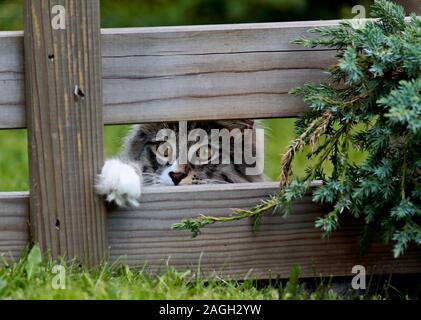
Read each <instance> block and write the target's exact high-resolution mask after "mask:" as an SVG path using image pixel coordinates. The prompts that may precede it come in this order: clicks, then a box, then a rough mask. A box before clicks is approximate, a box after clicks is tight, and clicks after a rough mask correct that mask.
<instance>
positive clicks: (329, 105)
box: [178, 0, 421, 257]
mask: <svg viewBox="0 0 421 320" xmlns="http://www.w3.org/2000/svg"><path fill="white" fill-rule="evenodd" d="M372 12H373V13H374V14H375V15H376V16H377V17H378V18H379V19H376V20H374V19H372V20H369V21H367V22H366V23H365V24H364V25H363V26H362V27H354V26H353V24H352V23H351V22H345V21H344V22H342V23H341V24H340V25H339V26H335V27H331V28H323V29H320V28H318V29H313V30H311V32H314V33H317V34H318V35H319V37H315V38H311V39H306V38H302V39H297V40H295V41H294V43H297V44H302V45H304V46H307V47H318V46H324V47H326V46H327V47H330V48H333V49H335V50H336V52H337V55H336V57H337V59H338V63H337V64H335V65H334V66H332V67H331V68H330V69H329V74H330V80H329V81H328V82H326V83H323V84H306V85H304V86H302V87H300V88H296V89H295V90H293V91H292V93H293V94H298V95H302V96H303V99H304V101H305V102H306V103H307V104H308V105H309V107H310V111H309V112H307V113H306V114H305V115H304V116H303V117H302V118H300V119H298V120H297V121H296V136H297V138H296V139H295V140H293V141H292V143H291V144H290V146H289V147H288V148H287V151H286V152H285V153H284V155H283V159H282V166H281V174H280V179H281V181H280V182H281V190H280V192H279V194H278V195H276V196H275V197H274V198H272V199H271V201H270V205H268V206H266V207H265V210H263V211H262V210H261V206H260V205H259V206H257V207H255V208H253V209H251V210H249V211H248V212H247V215H245V217H254V218H255V219H256V214H257V215H261V214H264V213H265V212H270V211H272V210H273V209H274V208H277V207H279V206H282V208H283V210H286V213H288V211H289V209H290V207H291V205H292V202H293V201H294V200H296V199H298V198H301V197H302V196H303V195H304V194H305V192H306V191H307V190H309V188H310V183H311V182H312V181H313V180H315V179H320V180H322V181H323V185H322V186H321V187H320V188H319V189H318V190H316V191H315V192H314V193H313V201H314V202H316V203H322V204H329V205H331V207H332V210H331V212H329V213H327V214H326V215H324V216H322V217H320V218H319V219H317V221H316V223H315V225H316V227H317V228H320V229H321V230H322V231H323V233H324V235H325V236H326V237H328V236H329V235H330V234H331V233H332V232H333V231H334V230H336V229H337V228H338V226H339V225H340V224H341V221H342V217H343V216H344V215H345V214H348V215H352V216H353V217H355V218H357V219H359V220H362V221H363V222H364V223H365V224H366V225H367V226H366V228H365V230H366V234H365V235H364V236H363V239H364V243H366V241H367V237H368V236H370V235H371V237H372V235H380V237H381V238H382V239H383V240H384V241H385V242H388V241H390V240H393V241H395V247H394V256H395V257H398V256H400V255H401V254H402V253H403V252H404V250H405V249H406V248H407V246H408V244H409V243H410V242H415V243H416V244H418V245H419V244H421V19H419V18H417V17H416V16H415V15H412V16H411V18H410V20H409V21H406V22H405V13H404V11H403V9H402V8H401V7H400V6H398V5H396V4H394V3H392V2H389V1H386V0H376V1H375V4H374V6H373V10H372ZM305 147H308V148H309V151H308V154H307V157H308V159H309V160H312V161H311V162H309V163H310V165H308V167H307V169H306V175H305V177H304V178H303V179H298V178H297V177H295V175H294V173H293V167H292V165H291V164H292V161H293V160H294V158H295V157H296V155H297V154H299V153H300V152H303V150H304V148H305ZM351 147H352V148H356V149H359V150H361V151H364V152H365V153H366V154H367V157H366V159H365V160H364V161H363V162H362V163H355V162H354V161H353V160H352V158H351V157H350V155H349V150H350V148H351ZM327 164H331V165H332V167H333V170H332V172H327V171H326V169H325V168H326V166H327ZM208 221H211V222H218V221H223V218H219V220H218V221H212V220H211V219H208ZM178 227H179V228H180V227H181V226H178ZM184 227H185V228H186V229H188V225H185V226H184ZM196 234H197V230H196Z"/></svg>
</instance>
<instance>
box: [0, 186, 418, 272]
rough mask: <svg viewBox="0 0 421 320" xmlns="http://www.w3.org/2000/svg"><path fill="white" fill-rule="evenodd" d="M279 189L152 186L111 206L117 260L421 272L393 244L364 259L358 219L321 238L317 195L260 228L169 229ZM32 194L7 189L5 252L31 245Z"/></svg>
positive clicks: (223, 268)
mask: <svg viewBox="0 0 421 320" xmlns="http://www.w3.org/2000/svg"><path fill="white" fill-rule="evenodd" d="M277 190H278V189H277V184H276V183H259V184H227V185H207V186H186V187H182V186H177V187H159V188H157V187H146V188H145V189H144V194H143V198H142V207H141V209H140V210H116V209H113V210H110V212H109V219H108V220H109V225H108V237H109V244H110V250H111V251H110V260H111V261H115V260H119V261H122V262H128V263H129V264H130V265H132V266H142V267H143V266H144V265H145V264H146V270H147V271H148V272H151V273H155V272H159V271H160V270H163V269H164V268H165V265H166V263H167V261H169V263H170V265H172V266H175V267H176V268H177V269H179V270H184V269H187V268H192V270H197V269H198V264H199V261H200V269H201V271H202V272H203V273H205V274H209V273H213V272H214V271H215V272H217V273H218V274H222V275H223V276H224V277H232V278H244V277H245V276H246V275H248V276H257V277H263V278H264V277H268V275H270V274H271V275H272V276H276V275H279V276H280V277H282V278H286V277H287V276H288V274H289V272H290V270H291V267H292V266H293V265H294V264H300V266H301V268H302V276H303V277H312V276H315V275H316V276H319V275H320V274H323V275H325V276H329V275H336V276H343V275H351V268H352V266H353V265H355V264H362V265H364V266H366V267H367V269H368V271H369V272H370V273H373V274H382V273H383V274H390V273H392V272H393V273H419V272H421V254H420V253H419V250H410V251H408V252H407V253H406V254H405V255H404V256H403V257H402V258H400V259H393V257H392V252H391V247H390V246H384V245H374V246H373V247H372V248H371V249H370V250H369V251H368V253H367V255H365V256H362V257H360V255H359V245H358V236H359V232H360V230H361V228H360V227H359V226H358V225H357V224H356V223H355V222H352V221H348V222H347V223H345V224H344V225H343V226H342V228H341V229H340V231H338V232H336V233H334V235H333V236H332V238H331V239H330V240H329V241H326V240H322V239H321V232H320V231H319V230H318V229H315V228H314V220H315V219H316V218H317V217H318V216H320V215H321V214H322V213H323V212H324V209H323V208H321V207H319V206H316V205H314V204H313V203H312V202H311V201H310V197H307V198H305V199H304V200H302V201H300V202H298V203H297V204H296V205H295V207H294V212H293V213H292V214H291V216H289V217H288V218H286V219H285V218H282V217H280V216H266V217H265V218H264V219H263V225H262V226H261V228H260V230H259V231H258V232H257V233H255V234H253V232H252V230H251V227H250V223H249V222H248V221H238V222H234V223H227V224H219V225H214V226H210V227H208V228H205V229H204V232H203V233H202V234H201V235H199V237H198V238H195V239H192V238H191V236H190V233H189V232H187V231H176V230H171V229H170V227H171V225H172V224H173V223H176V222H180V220H181V219H186V218H194V217H197V215H198V214H199V213H205V214H206V213H210V214H214V215H216V216H222V215H226V214H227V213H229V212H230V208H232V207H235V208H236V207H250V206H253V205H255V204H256V203H257V202H258V201H260V199H262V198H265V197H267V196H269V195H271V194H273V193H275V192H276V191H277ZM27 197H28V195H27V194H16V195H7V196H4V195H2V194H1V193H0V219H2V220H1V221H7V222H4V223H3V224H2V226H0V239H1V240H2V241H3V242H1V241H0V253H1V252H3V253H4V252H12V254H13V257H18V255H19V252H20V251H21V250H22V249H23V247H24V245H25V243H26V240H27V233H26V229H25V228H26V217H27V212H28V211H27V210H28V209H27V206H28V198H27ZM4 217H8V218H7V220H4V219H3V218H4ZM12 229H13V230H15V231H14V232H13V233H12V232H11V230H12ZM415 249H418V248H415ZM417 251H418V253H417Z"/></svg>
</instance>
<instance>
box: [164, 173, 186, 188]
mask: <svg viewBox="0 0 421 320" xmlns="http://www.w3.org/2000/svg"><path fill="white" fill-rule="evenodd" d="M168 174H169V176H170V178H171V180H172V182H174V185H178V184H179V183H180V181H181V180H183V179H184V178H185V177H187V173H185V172H174V171H171V172H170V173H168Z"/></svg>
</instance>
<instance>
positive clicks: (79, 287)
mask: <svg viewBox="0 0 421 320" xmlns="http://www.w3.org/2000/svg"><path fill="white" fill-rule="evenodd" d="M3 264H4V265H3V266H1V267H0V299H170V300H171V299H177V300H178V299H210V300H216V299H229V300H232V299H238V300H241V299H251V300H264V299H282V300H285V299H299V300H307V299H312V300H321V299H344V297H343V296H339V295H337V294H336V293H335V292H334V291H333V290H332V289H331V288H330V286H329V282H326V281H325V282H323V281H319V283H318V285H316V287H315V289H313V290H311V291H310V290H309V289H308V288H307V287H306V284H305V283H303V282H300V281H299V275H300V268H299V267H298V266H296V267H294V268H293V269H292V271H291V275H290V278H289V280H288V281H279V280H269V281H266V282H261V281H258V280H255V279H249V280H245V281H242V282H239V281H234V280H224V279H221V278H218V277H216V276H215V277H208V278H205V277H203V276H202V275H201V273H200V268H197V269H195V270H190V271H185V272H178V271H176V270H175V269H174V268H172V267H169V266H167V267H164V268H163V270H162V272H161V273H160V274H159V275H157V276H150V275H148V274H147V273H146V272H144V271H143V270H136V269H131V268H129V267H128V266H127V265H124V264H119V263H115V264H113V265H110V264H102V265H101V266H99V267H97V268H94V269H87V268H85V267H83V266H82V265H80V264H79V263H77V262H70V263H65V262H60V265H62V266H63V267H64V270H65V274H64V277H63V279H64V282H62V283H63V284H64V286H65V287H64V288H63V289H55V288H54V286H53V283H56V284H57V283H59V281H58V280H57V273H54V272H53V267H54V266H55V265H56V264H57V262H53V261H52V260H46V261H43V260H42V258H41V254H40V250H39V247H37V246H34V247H33V248H32V249H31V251H26V253H25V254H24V255H23V258H22V259H21V260H20V261H18V262H15V263H11V264H9V263H8V262H7V261H6V260H4V257H3ZM56 288H57V287H56ZM390 288H392V286H389V287H387V286H386V287H383V288H382V292H383V294H387V293H388V290H389V289H390ZM384 296H385V295H383V296H382V295H379V294H371V295H367V296H354V297H353V298H354V299H382V298H383V297H384ZM399 298H401V299H405V298H407V297H406V296H404V295H401V296H399Z"/></svg>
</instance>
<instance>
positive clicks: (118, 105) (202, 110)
mask: <svg viewBox="0 0 421 320" xmlns="http://www.w3.org/2000/svg"><path fill="white" fill-rule="evenodd" d="M66 3H68V4H69V5H70V7H71V8H70V10H73V11H72V12H73V13H74V14H72V15H71V17H72V19H70V21H69V24H70V26H71V27H72V28H69V29H70V30H67V31H64V33H62V34H60V33H57V31H52V30H50V25H49V21H48V17H49V12H50V8H49V7H48V4H47V2H44V1H41V0H31V1H30V0H26V1H25V4H26V7H25V8H26V10H27V11H26V13H27V15H26V26H27V29H26V33H25V44H26V50H25V52H24V50H23V46H24V37H23V33H22V32H0V129H14V128H26V127H28V136H29V158H30V162H31V168H30V169H31V170H30V176H31V193H30V194H29V193H28V192H17V193H0V253H5V254H6V256H10V257H12V258H17V257H19V255H20V253H21V250H22V249H23V248H24V246H25V245H26V244H27V243H28V242H29V241H34V240H35V241H41V242H43V243H44V246H43V248H44V250H46V249H51V248H53V249H54V250H53V254H54V255H55V256H57V255H59V254H60V255H64V256H66V257H71V256H75V255H80V256H82V257H83V258H84V260H85V261H87V262H88V263H97V262H98V261H99V258H100V257H101V256H104V255H107V253H108V255H109V258H110V260H112V261H115V260H117V259H122V260H123V261H126V262H128V263H129V264H130V265H134V266H142V265H144V264H146V268H147V270H149V271H151V272H158V271H159V270H160V268H162V267H163V266H164V265H165V264H166V263H167V261H169V262H170V264H172V265H174V266H176V267H177V268H179V269H186V268H190V267H195V268H197V266H198V264H200V268H201V270H202V271H203V272H206V273H209V272H214V271H216V272H219V273H222V274H224V275H228V276H231V277H235V278H244V277H245V276H247V275H250V273H249V272H250V271H251V274H252V275H255V276H260V277H267V276H269V275H278V276H280V277H286V276H287V275H288V273H289V271H290V268H291V266H292V265H293V264H300V265H301V266H302V269H303V273H302V275H303V276H314V275H319V274H323V275H331V274H333V275H350V272H351V267H352V266H353V265H355V264H364V265H365V266H366V267H367V268H369V270H370V271H371V272H372V273H391V272H395V273H414V272H420V271H421V255H420V253H419V252H418V251H416V250H409V252H408V253H407V254H406V255H405V256H404V257H403V258H401V259H399V260H395V259H393V257H392V254H391V248H390V246H383V245H378V244H377V245H374V246H373V247H371V248H370V249H369V251H368V253H367V254H366V255H364V256H360V255H359V246H358V236H359V234H360V232H361V226H359V225H357V224H355V223H354V222H351V221H350V223H349V224H347V225H345V226H344V227H343V228H342V229H341V230H340V231H339V232H337V233H335V234H334V235H333V237H332V238H331V239H330V240H329V241H324V240H322V239H321V233H320V231H319V230H316V229H315V228H314V220H315V219H316V218H317V217H318V216H320V215H322V214H323V212H325V211H326V208H323V207H321V206H318V205H316V204H314V203H312V202H311V197H310V195H308V196H307V197H305V198H304V199H303V200H301V201H299V202H297V203H296V204H295V207H294V212H293V214H292V215H291V216H290V217H289V218H288V219H283V218H282V217H281V216H279V215H268V216H266V217H265V218H264V220H263V225H262V227H261V230H260V232H258V233H253V232H252V230H251V226H250V224H249V223H248V222H247V221H240V222H235V223H229V224H223V225H213V226H211V227H209V228H206V230H204V232H203V234H201V235H200V237H198V238H197V239H191V237H190V234H189V233H188V232H185V231H172V230H171V228H170V227H171V225H172V223H175V222H178V221H180V220H181V219H184V218H194V217H196V216H197V215H198V214H200V213H203V214H212V215H216V216H220V215H225V214H227V213H229V212H230V209H231V208H237V207H239V208H248V207H251V206H253V205H254V204H256V203H257V202H258V201H260V200H261V199H264V198H267V197H268V196H270V195H271V194H273V193H275V192H276V191H277V190H278V187H277V184H276V183H257V184H227V185H205V186H186V187H165V188H163V187H162V188H156V187H148V188H145V191H144V194H143V197H142V199H141V206H140V209H138V210H122V209H109V210H108V214H107V217H108V221H104V220H103V218H104V217H103V216H102V214H101V210H102V208H101V206H98V202H97V201H98V199H97V198H95V196H94V194H93V190H92V189H93V188H92V184H93V179H94V175H95V173H96V172H98V170H99V166H100V162H101V161H102V152H103V150H102V130H101V129H98V128H99V127H102V124H128V123H142V122H154V121H177V120H211V119H240V118H256V119H259V118H260V119H261V118H284V117H294V116H297V115H299V114H300V113H301V112H303V111H304V110H306V107H305V106H304V104H303V103H302V101H301V99H299V98H296V97H292V96H290V95H288V94H287V93H288V91H289V90H290V89H291V88H293V87H295V86H298V85H301V84H303V83H306V82H318V81H322V80H324V79H326V74H325V73H324V72H323V70H324V69H325V68H326V67H327V66H328V65H330V64H332V63H334V62H335V60H334V52H333V51H332V50H328V49H324V48H322V49H306V48H302V47H301V46H296V45H293V44H291V43H290V41H291V40H293V39H295V38H297V37H300V36H302V35H306V36H311V35H310V34H308V33H307V32H306V31H307V30H308V29H309V28H312V27H323V26H331V25H335V24H337V23H338V21H318V22H288V23H264V24H241V25H215V26H183V27H159V28H130V29H103V30H101V33H100V30H99V23H98V20H97V18H98V16H96V15H97V8H98V0H90V1H88V0H69V1H67V2H66ZM75 8H79V10H76V11H75ZM29 9H31V10H35V11H36V10H38V11H39V12H41V11H42V12H43V13H44V15H35V16H32V15H31V10H29ZM40 17H41V18H40ZM42 17H44V18H42ZM31 19H39V20H37V22H35V23H34V20H31ZM43 19H44V20H43ZM39 26H41V28H40V29H37V30H34V28H35V29H36V28H38V27H39ZM35 32H38V33H39V34H37V35H36V36H34V34H35ZM58 32H62V31H58ZM75 32H78V34H77V35H76V34H75ZM40 34H41V35H42V37H44V42H45V41H47V42H46V43H47V44H43V42H40V41H39V38H38V37H39V36H40ZM78 37H79V38H78ZM74 39H79V40H78V41H79V42H78V41H76V42H75V43H73V42H72V41H74ZM99 43H100V46H99ZM69 48H71V49H72V50H70V49H69ZM88 49H89V50H88ZM93 49H94V50H93ZM50 52H53V53H54V57H52V56H51V54H48V53H50ZM24 54H25V56H26V67H25V71H24V66H23V61H24ZM47 54H48V56H49V58H48V60H47ZM31 55H33V56H31ZM101 63H102V70H100V69H101ZM97 65H99V67H98V66H97ZM76 66H77V67H78V68H76ZM66 67H67V68H69V69H68V70H71V71H72V72H73V73H72V74H68V73H67V71H66V70H65V68H66ZM101 73H102V75H101ZM101 79H102V90H101V85H100V83H101V81H100V80H101ZM25 81H26V91H27V92H26V97H28V100H27V101H26V102H25V98H24V97H25V85H24V82H25ZM76 82H81V83H83V84H84V85H85V86H84V89H85V88H88V89H87V91H86V92H85V98H84V100H83V101H74V100H71V99H74V97H73V91H74V85H75V84H76ZM37 85H39V86H38V87H37ZM46 86H47V87H48V88H46ZM47 89H50V91H49V90H47ZM91 89H92V90H91ZM54 92H56V93H54ZM101 93H102V96H101ZM101 101H102V104H103V105H102V106H101ZM66 108H67V109H66ZM69 112H70V114H71V117H70V118H69V116H68V115H69ZM66 115H67V116H66ZM54 117H57V119H56V118H54ZM55 119H56V120H55ZM69 119H71V121H70V120H69ZM91 120H92V121H93V122H92V121H91ZM61 209H63V210H61ZM96 210H98V212H96ZM57 221H59V222H60V223H59V225H57V223H58V222H57ZM103 237H105V241H104V242H105V243H106V244H107V248H108V249H104V248H101V244H100V243H99V242H102V241H103V240H104V239H103ZM97 242H98V243H97Z"/></svg>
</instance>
